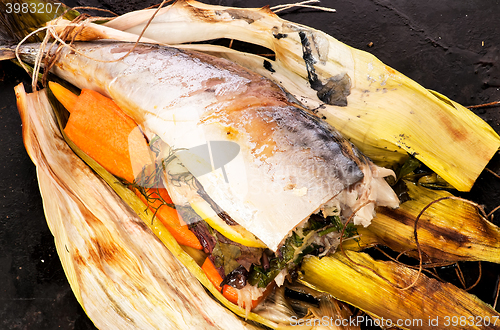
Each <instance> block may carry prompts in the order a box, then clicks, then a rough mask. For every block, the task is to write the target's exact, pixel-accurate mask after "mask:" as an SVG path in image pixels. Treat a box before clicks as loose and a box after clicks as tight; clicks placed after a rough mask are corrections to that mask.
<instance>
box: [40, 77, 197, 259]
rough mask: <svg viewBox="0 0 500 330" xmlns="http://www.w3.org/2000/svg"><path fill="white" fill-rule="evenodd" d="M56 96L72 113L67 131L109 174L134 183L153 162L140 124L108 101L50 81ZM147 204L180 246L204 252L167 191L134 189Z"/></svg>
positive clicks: (89, 92) (91, 92)
mask: <svg viewBox="0 0 500 330" xmlns="http://www.w3.org/2000/svg"><path fill="white" fill-rule="evenodd" d="M49 87H50V89H51V91H52V93H53V94H54V96H55V97H56V98H57V99H58V100H59V101H60V102H61V103H62V104H63V105H64V107H66V109H67V110H68V111H69V112H70V117H69V120H68V123H67V125H66V127H65V128H64V132H65V133H66V135H67V136H68V137H69V139H71V141H73V142H74V143H75V144H76V145H77V146H78V147H79V148H80V149H82V151H84V152H85V153H86V154H87V155H89V156H90V157H91V158H92V159H94V160H95V161H96V162H98V163H99V164H101V165H102V166H103V167H104V168H105V169H106V170H107V171H108V172H110V173H111V174H113V175H115V176H117V177H120V178H122V179H124V180H126V181H127V182H130V183H132V182H134V179H135V177H136V176H135V175H134V173H135V174H139V173H140V171H141V170H142V169H143V167H144V166H146V165H148V164H150V163H151V162H152V157H151V153H150V149H149V146H148V143H147V141H146V139H145V138H144V136H143V135H142V133H141V131H140V130H139V128H138V126H137V124H136V123H135V122H134V120H132V118H130V117H129V116H127V115H126V114H125V113H123V111H122V110H121V109H120V108H119V107H118V106H117V105H116V104H115V103H114V102H113V101H112V100H111V99H109V98H107V97H105V96H103V95H101V94H99V93H97V92H94V91H91V90H87V89H83V90H82V92H81V94H80V95H79V96H77V95H75V94H73V93H72V92H71V91H69V90H67V89H66V88H64V87H62V86H61V85H59V84H57V83H53V82H50V83H49ZM132 190H134V192H135V193H136V194H137V196H139V197H140V198H141V200H142V201H143V202H144V203H145V204H146V205H148V207H149V208H150V209H151V211H152V212H156V216H157V218H158V219H159V220H160V221H161V222H162V223H163V224H164V225H165V226H166V227H167V229H168V230H169V231H170V233H171V234H172V236H174V238H175V239H176V240H177V242H179V244H183V245H188V246H191V247H193V248H195V249H199V250H201V249H202V246H201V244H200V242H199V240H198V238H197V237H196V236H195V235H194V233H193V232H191V231H190V230H189V228H188V226H186V224H185V223H181V220H180V219H179V216H178V214H177V211H176V210H175V209H173V208H171V207H168V206H167V205H164V203H163V202H162V201H161V200H160V198H159V197H161V198H162V199H163V200H164V201H165V202H166V203H172V200H171V199H170V196H168V193H167V190H166V189H165V188H159V189H156V188H155V189H146V194H147V195H149V196H150V197H151V198H150V199H149V200H147V199H146V198H145V197H144V196H143V195H142V194H141V193H139V191H137V189H135V188H132Z"/></svg>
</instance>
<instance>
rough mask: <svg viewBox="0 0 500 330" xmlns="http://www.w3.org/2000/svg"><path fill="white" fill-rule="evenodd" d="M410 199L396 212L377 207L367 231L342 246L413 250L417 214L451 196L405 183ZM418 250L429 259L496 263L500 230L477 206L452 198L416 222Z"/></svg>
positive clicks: (438, 204) (362, 230) (498, 252)
mask: <svg viewBox="0 0 500 330" xmlns="http://www.w3.org/2000/svg"><path fill="white" fill-rule="evenodd" d="M406 185H407V187H408V194H409V196H410V198H411V200H409V201H406V202H404V203H402V204H401V205H400V207H399V208H398V209H397V210H390V209H387V208H378V209H377V216H376V217H375V218H374V219H373V221H372V224H371V225H370V226H369V227H368V228H359V229H358V233H359V234H360V235H361V237H360V240H359V242H355V241H347V242H345V244H344V246H345V247H346V248H350V249H358V248H361V247H367V246H370V245H375V244H382V245H386V246H389V247H391V248H392V249H393V250H395V251H399V252H403V251H410V250H416V249H417V246H416V244H415V236H414V225H415V220H416V218H417V216H418V214H419V213H420V212H421V211H422V210H423V209H424V208H425V207H426V206H427V205H428V204H430V203H431V202H433V201H435V200H438V199H440V198H446V197H450V196H453V195H452V194H450V193H449V192H446V191H444V190H431V189H427V188H424V187H420V186H418V185H415V184H413V183H410V182H407V183H406ZM417 235H418V242H419V245H420V249H421V250H422V252H424V253H425V255H427V256H428V257H430V258H431V259H433V260H443V261H444V260H446V261H460V260H461V261H465V260H469V261H477V260H484V261H491V262H495V263H500V229H499V228H498V227H497V226H495V225H494V224H492V223H491V222H489V221H488V220H486V219H484V217H483V216H482V215H481V214H480V212H479V210H478V209H477V207H475V206H474V205H472V204H469V203H466V202H464V201H461V200H456V199H446V200H442V201H439V202H437V203H433V204H432V206H430V207H429V208H428V209H427V210H425V212H424V213H423V214H422V215H421V216H420V218H419V220H418V223H417Z"/></svg>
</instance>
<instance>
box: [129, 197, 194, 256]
mask: <svg viewBox="0 0 500 330" xmlns="http://www.w3.org/2000/svg"><path fill="white" fill-rule="evenodd" d="M133 190H134V192H135V194H136V195H137V196H139V198H140V199H141V200H142V201H143V202H144V203H145V204H147V205H148V207H149V209H150V210H151V212H153V213H154V212H156V217H157V218H158V219H159V220H160V221H161V223H162V224H163V225H164V226H165V227H167V229H168V231H169V232H170V233H171V234H172V236H174V238H175V240H176V241H177V242H178V243H179V244H182V245H187V246H190V247H192V248H194V249H197V250H201V249H202V248H203V247H202V246H201V244H200V241H199V240H198V238H197V237H196V235H195V234H194V233H193V232H192V231H191V230H189V228H188V226H187V225H186V224H185V223H184V222H183V221H182V219H180V218H179V215H178V213H177V211H176V210H175V209H174V208H172V207H170V206H168V205H165V203H169V204H171V203H172V200H171V199H170V196H169V195H168V192H167V190H166V189H165V188H146V189H145V191H146V195H148V196H149V200H146V197H144V195H143V194H141V193H140V192H139V191H138V190H137V189H135V188H134V189H133ZM160 197H161V199H160Z"/></svg>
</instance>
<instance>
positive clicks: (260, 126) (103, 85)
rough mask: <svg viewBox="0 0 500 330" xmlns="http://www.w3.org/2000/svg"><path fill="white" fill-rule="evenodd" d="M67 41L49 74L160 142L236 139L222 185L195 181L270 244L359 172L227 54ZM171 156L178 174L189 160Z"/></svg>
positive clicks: (342, 151)
mask: <svg viewBox="0 0 500 330" xmlns="http://www.w3.org/2000/svg"><path fill="white" fill-rule="evenodd" d="M33 47H34V46H31V48H33ZM72 47H74V49H75V50H72V49H69V48H63V49H62V51H61V52H60V54H59V57H58V58H57V61H56V62H55V65H54V67H53V69H52V71H53V73H55V74H56V75H57V76H59V77H61V78H63V79H65V80H67V81H69V82H70V83H72V84H74V85H75V86H77V87H79V88H89V89H93V90H96V91H98V92H100V93H102V94H104V95H106V96H108V97H110V98H112V99H113V100H114V101H115V102H116V103H117V104H118V106H120V108H122V110H124V111H125V112H126V113H127V114H128V115H129V116H131V117H132V118H133V119H134V120H135V121H136V122H137V123H138V124H139V125H141V126H142V127H143V129H144V130H145V131H149V132H152V133H154V134H156V135H158V136H159V137H160V138H161V139H162V140H163V141H164V142H165V143H166V144H167V145H169V146H171V147H173V148H185V149H189V148H193V147H196V146H199V145H202V144H205V143H207V141H233V142H236V143H238V144H239V146H240V154H239V155H238V156H237V157H236V158H235V159H234V160H233V161H231V162H230V163H228V164H226V166H225V171H226V172H227V178H228V179H229V180H228V181H229V182H225V180H224V175H223V174H222V172H221V170H220V169H215V170H214V171H212V172H210V173H207V174H205V175H202V176H200V177H197V179H198V181H199V182H200V183H201V184H202V186H203V187H204V189H205V191H206V192H207V193H208V194H209V195H210V197H211V198H212V199H213V200H214V202H215V203H217V205H219V206H220V207H221V208H222V209H223V210H225V211H226V212H227V213H228V214H229V215H230V216H231V218H232V219H234V220H235V221H236V222H238V223H239V224H240V225H242V226H243V227H245V228H247V229H249V230H250V231H251V232H252V233H253V234H255V235H256V236H257V237H258V238H259V239H261V240H262V241H263V242H264V243H265V244H266V245H267V246H268V247H269V248H270V249H272V250H276V249H277V248H278V246H279V244H280V243H281V242H282V240H283V238H284V237H286V236H287V234H288V233H289V232H290V231H291V230H292V229H294V228H295V227H296V226H297V225H299V224H300V223H302V222H303V221H304V220H306V219H307V218H308V217H309V216H310V215H311V214H312V213H314V212H317V210H319V208H320V207H321V205H322V204H324V203H326V202H327V201H329V200H331V199H332V198H334V197H335V196H336V195H338V194H339V193H340V192H341V191H342V190H344V189H346V188H347V187H349V186H351V185H353V184H355V183H356V182H358V181H360V180H361V179H362V178H363V176H364V175H363V172H362V170H361V169H360V168H359V166H358V164H361V163H363V162H362V161H361V160H360V159H359V158H358V157H357V151H356V150H354V147H353V146H352V145H351V144H350V143H349V142H347V141H346V140H345V139H344V138H342V136H341V135H340V134H339V133H337V132H336V131H335V130H334V129H333V128H332V127H330V126H328V125H327V124H325V123H323V122H321V121H320V120H319V119H318V118H315V117H313V116H312V115H311V114H308V113H306V112H305V111H304V110H302V109H300V108H298V107H295V106H293V105H292V104H290V103H289V102H288V101H287V98H286V95H285V93H283V91H282V90H281V89H280V88H279V87H278V86H277V85H275V84H274V83H273V82H271V81H270V80H268V79H266V78H264V77H262V76H260V75H258V74H255V73H253V72H250V71H248V70H247V69H244V68H242V67H240V66H239V65H236V64H234V63H232V62H230V61H228V60H225V59H220V58H216V57H212V56H209V55H206V54H202V53H197V52H193V51H186V50H179V49H176V48H171V47H163V46H157V45H150V44H139V45H137V46H134V44H131V43H122V42H86V43H75V44H73V46H72ZM25 48H28V49H29V46H23V48H22V49H25ZM30 52H31V50H30ZM94 59H97V60H94ZM179 158H180V160H181V161H182V163H183V164H184V165H185V166H186V168H187V169H188V170H192V169H194V168H195V167H196V166H197V162H198V161H199V160H198V159H194V160H193V159H190V158H189V157H187V156H185V154H184V153H183V154H182V155H181V154H180V155H179ZM277 224H279V226H277ZM277 227H279V228H277Z"/></svg>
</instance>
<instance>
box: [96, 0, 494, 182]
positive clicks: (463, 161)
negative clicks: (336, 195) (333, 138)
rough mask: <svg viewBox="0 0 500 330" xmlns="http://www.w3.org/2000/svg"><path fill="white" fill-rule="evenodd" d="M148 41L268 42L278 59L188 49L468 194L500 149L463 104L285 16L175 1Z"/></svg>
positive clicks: (124, 22)
mask: <svg viewBox="0 0 500 330" xmlns="http://www.w3.org/2000/svg"><path fill="white" fill-rule="evenodd" d="M152 14H153V10H143V11H138V12H132V13H128V14H126V15H123V16H121V17H118V18H116V19H114V20H112V21H110V22H108V23H106V26H107V27H112V28H115V29H118V30H122V31H125V32H127V33H132V34H140V33H141V32H142V30H143V28H144V27H145V25H146V24H147V23H148V20H149V19H150V17H151V15H152ZM188 26H189V28H188ZM101 37H102V36H101ZM144 37H146V38H149V39H153V40H156V41H158V42H160V43H167V44H171V45H175V44H182V43H188V42H194V41H196V42H200V41H205V40H211V39H216V38H229V39H236V40H242V41H245V42H249V43H253V44H258V45H260V46H263V47H266V48H268V49H270V50H272V51H273V52H274V53H275V54H276V59H275V60H274V61H273V60H267V59H266V60H265V59H264V58H262V57H260V56H255V55H252V54H247V53H241V52H236V51H232V50H230V49H227V48H224V47H215V46H204V45H190V46H185V47H191V48H193V47H194V48H197V49H199V50H202V51H205V52H210V53H213V54H218V56H222V57H226V58H229V59H230V60H232V61H234V62H237V63H239V64H241V65H243V66H246V67H248V68H251V69H252V70H254V71H257V72H258V73H260V74H262V75H264V76H266V77H269V78H271V79H273V80H275V81H279V82H280V83H281V85H282V86H283V87H284V88H285V89H287V90H288V91H289V92H290V93H292V94H293V95H294V96H295V98H296V99H298V100H300V101H301V102H303V103H304V104H305V105H306V106H307V107H309V108H310V109H317V110H315V112H316V113H317V114H318V115H319V116H324V117H326V121H327V122H328V123H330V124H331V125H332V126H334V127H335V128H337V129H338V130H339V131H340V132H341V133H342V134H343V135H345V136H346V137H348V138H349V139H350V140H351V141H352V142H353V143H354V144H355V145H356V146H357V147H358V148H360V149H361V151H363V152H364V153H365V154H366V155H367V156H369V157H370V158H371V159H373V160H374V161H375V162H378V164H379V165H393V164H394V163H398V162H402V161H403V160H404V159H405V158H406V157H407V155H408V154H412V155H414V156H415V157H416V158H417V159H419V160H420V161H422V162H423V163H424V164H426V165H427V166H429V167H430V168H431V169H432V170H434V171H435V172H436V173H437V174H438V175H440V176H441V177H442V178H444V179H445V180H446V181H447V182H449V183H450V184H451V185H452V186H454V187H455V188H456V189H458V190H460V191H468V190H470V188H471V187H472V185H473V183H474V181H475V180H476V178H477V177H478V175H479V174H480V173H481V172H482V170H483V168H484V167H485V166H486V164H487V163H488V161H489V160H490V159H491V157H492V156H493V154H494V153H495V152H496V151H497V150H498V148H499V146H500V139H499V137H498V135H497V134H496V133H495V132H494V130H493V129H492V128H491V127H490V126H489V125H487V124H486V123H485V122H484V121H482V120H481V119H480V118H479V117H477V116H476V115H474V114H473V113H472V112H471V111H469V110H467V109H466V108H464V107H463V106H461V105H459V104H457V103H455V102H453V101H451V100H449V99H448V98H446V97H445V96H443V95H440V94H439V93H436V92H433V91H429V90H426V89H425V88H423V87H422V86H420V85H418V84H417V83H416V82H414V81H413V80H411V79H409V78H407V77H405V76H404V75H402V74H401V73H399V72H396V71H395V70H393V69H391V68H389V67H387V66H386V65H384V64H383V63H382V62H380V61H379V60H378V59H376V58H375V57H374V56H372V55H370V54H368V53H366V52H363V51H360V50H356V49H353V48H351V47H349V46H346V45H344V44H343V43H341V42H339V41H337V40H336V39H334V38H332V37H331V36H329V35H327V34H325V33H323V32H321V31H317V30H314V29H311V28H309V27H306V26H303V25H299V24H295V23H292V22H288V21H286V20H283V19H281V18H279V17H278V16H276V15H275V14H273V13H272V12H271V11H270V10H269V9H267V8H263V9H240V8H229V7H221V6H209V5H205V4H202V3H199V2H196V1H187V0H182V1H176V2H175V4H173V5H172V6H169V7H167V8H164V9H162V10H160V12H159V13H158V14H157V16H156V17H155V18H154V20H153V21H152V22H151V25H150V27H149V28H148V29H146V31H145V33H144ZM264 60H265V61H264ZM320 105H324V106H323V107H319V106H320ZM436 141H439V143H436Z"/></svg>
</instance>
